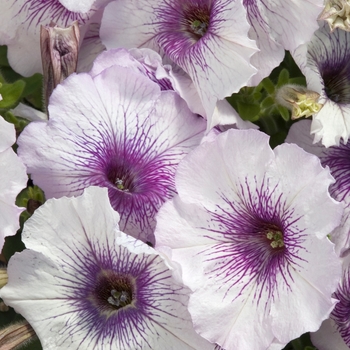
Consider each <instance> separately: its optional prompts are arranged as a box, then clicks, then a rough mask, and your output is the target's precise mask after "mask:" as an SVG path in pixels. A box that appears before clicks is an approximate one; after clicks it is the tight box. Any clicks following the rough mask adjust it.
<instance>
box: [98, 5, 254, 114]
mask: <svg viewBox="0 0 350 350" xmlns="http://www.w3.org/2000/svg"><path fill="white" fill-rule="evenodd" d="M248 30H249V25H248V22H247V19H246V12H245V9H244V7H243V5H242V3H241V1H239V0H233V1H227V0H214V1H209V0H205V1H200V0H190V1H182V0H175V1H163V0H118V1H113V2H111V3H110V4H108V6H107V7H106V8H105V11H104V14H103V18H102V23H101V39H102V42H103V43H104V44H105V45H106V47H107V48H116V47H126V48H132V47H149V48H152V49H154V50H155V51H157V52H159V53H160V54H161V55H165V56H166V57H167V59H170V60H171V61H172V62H174V63H175V64H176V65H178V66H179V67H181V68H182V69H183V70H184V71H185V72H186V73H187V74H188V75H189V76H190V78H191V79H192V81H193V83H194V86H195V87H196V89H197V93H198V95H199V97H200V100H201V103H202V105H203V107H204V110H205V112H206V116H209V117H210V116H211V115H212V114H213V112H214V108H215V106H216V103H217V101H218V100H222V99H224V98H225V97H227V96H230V95H231V94H232V93H233V92H238V90H239V89H240V88H241V87H243V86H245V85H246V84H247V82H248V80H249V79H250V77H251V76H252V75H253V74H254V73H255V71H256V70H255V69H254V68H253V67H252V66H251V65H250V57H251V56H252V55H253V54H254V53H255V52H256V51H257V48H256V45H255V43H254V41H253V40H250V39H249V38H248ZM121 33H122V34H121Z"/></svg>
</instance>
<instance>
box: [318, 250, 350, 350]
mask: <svg viewBox="0 0 350 350" xmlns="http://www.w3.org/2000/svg"><path fill="white" fill-rule="evenodd" d="M349 258H350V255H347V256H346V257H345V258H344V259H342V263H343V273H342V279H341V281H340V283H339V285H338V288H337V290H336V292H335V293H334V295H333V296H334V298H335V299H337V300H338V303H337V304H336V306H335V308H334V310H333V311H332V313H331V315H330V318H329V319H328V320H326V321H324V322H323V323H322V326H321V328H320V329H319V330H318V331H317V332H315V333H313V334H311V339H312V342H313V344H314V345H316V346H317V349H319V350H335V349H336V350H349V349H350V316H349V315H350V265H349V262H350V260H349Z"/></svg>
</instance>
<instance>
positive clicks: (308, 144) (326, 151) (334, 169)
mask: <svg viewBox="0 0 350 350" xmlns="http://www.w3.org/2000/svg"><path fill="white" fill-rule="evenodd" d="M310 127H311V121H309V120H301V121H299V122H298V123H295V124H293V125H292V126H291V128H290V130H289V133H288V136H287V138H286V142H288V143H295V144H297V145H298V146H300V147H302V148H303V149H304V150H305V151H307V152H309V153H312V154H314V155H316V156H317V157H318V158H319V159H320V161H321V164H322V165H323V166H324V167H326V166H328V167H329V169H330V171H331V174H332V176H333V177H334V178H335V183H333V184H332V185H331V186H330V188H329V191H330V194H331V196H332V197H333V198H334V199H336V200H337V201H339V202H342V203H343V204H344V214H343V217H342V221H341V224H340V225H339V226H338V227H337V228H336V229H335V230H334V231H333V232H332V233H331V239H332V241H333V242H334V243H335V248H336V252H337V253H338V254H339V255H341V256H343V255H345V254H347V253H348V252H349V249H350V142H348V143H346V144H344V143H343V142H342V141H340V144H339V145H338V146H332V147H328V148H326V147H324V146H323V145H322V144H321V143H319V142H318V143H313V140H312V136H311V135H310Z"/></svg>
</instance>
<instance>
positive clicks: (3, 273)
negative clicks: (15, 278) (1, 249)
mask: <svg viewBox="0 0 350 350" xmlns="http://www.w3.org/2000/svg"><path fill="white" fill-rule="evenodd" d="M7 281H8V276H7V269H6V268H0V288H2V287H3V286H4V285H5V284H7Z"/></svg>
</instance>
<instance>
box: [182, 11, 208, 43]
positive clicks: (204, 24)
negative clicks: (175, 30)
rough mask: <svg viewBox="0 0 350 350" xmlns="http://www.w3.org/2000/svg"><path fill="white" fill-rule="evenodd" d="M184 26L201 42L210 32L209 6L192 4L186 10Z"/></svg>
mask: <svg viewBox="0 0 350 350" xmlns="http://www.w3.org/2000/svg"><path fill="white" fill-rule="evenodd" d="M183 11H184V19H183V24H184V27H185V30H186V31H187V32H188V33H191V34H192V35H193V37H194V38H195V39H196V40H199V39H200V38H201V37H202V36H204V35H205V33H206V32H207V30H208V27H209V22H210V9H209V7H208V5H204V6H203V5H202V4H200V5H199V4H190V5H187V6H185V8H184V10H183Z"/></svg>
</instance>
